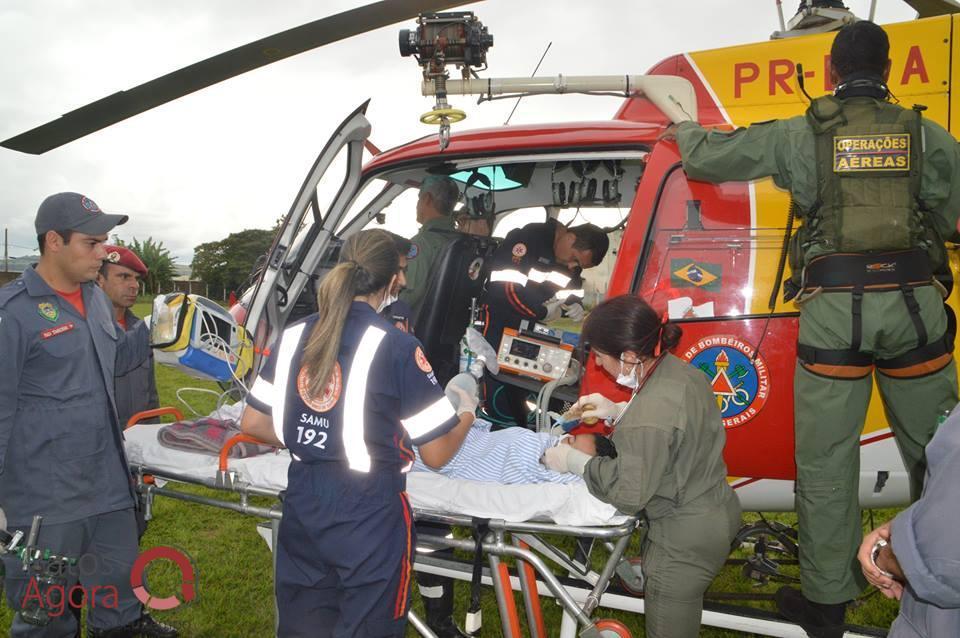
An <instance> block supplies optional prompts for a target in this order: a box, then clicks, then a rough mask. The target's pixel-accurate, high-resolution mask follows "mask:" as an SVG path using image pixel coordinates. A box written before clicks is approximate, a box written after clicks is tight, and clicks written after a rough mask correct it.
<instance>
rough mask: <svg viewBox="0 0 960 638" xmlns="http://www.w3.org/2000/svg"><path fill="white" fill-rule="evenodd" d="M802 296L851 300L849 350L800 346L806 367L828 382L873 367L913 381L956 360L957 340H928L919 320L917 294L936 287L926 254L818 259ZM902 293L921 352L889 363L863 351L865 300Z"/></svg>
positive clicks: (838, 255)
mask: <svg viewBox="0 0 960 638" xmlns="http://www.w3.org/2000/svg"><path fill="white" fill-rule="evenodd" d="M803 277H804V288H803V295H802V296H801V298H800V302H801V303H802V302H803V296H810V295H813V294H818V293H831V292H844V293H851V294H852V297H853V302H852V303H853V307H852V312H851V314H852V316H853V325H852V332H851V339H850V349H849V350H824V349H821V348H815V347H813V346H808V345H804V344H802V343H799V344H797V356H798V358H799V359H800V363H801V365H803V367H804V368H806V369H807V370H809V371H810V372H813V373H815V374H819V375H822V376H827V377H834V378H841V379H862V378H863V377H866V376H868V375H869V374H870V373H871V372H872V371H873V367H874V365H876V367H877V368H878V369H879V370H880V371H881V372H883V373H884V374H885V375H887V376H891V377H898V378H907V379H908V378H914V377H920V376H923V375H926V374H930V373H933V372H936V371H938V370H940V369H942V368H943V367H944V366H946V365H947V364H948V363H950V360H951V358H952V357H953V354H952V353H953V335H952V334H950V333H949V331H948V332H947V333H946V334H944V335H943V338H941V339H938V340H936V341H933V342H929V341H928V335H927V331H926V328H925V327H924V325H923V320H922V319H921V317H920V305H919V304H918V303H917V300H916V297H915V296H914V292H913V291H914V289H915V288H917V287H921V286H932V285H934V277H933V271H932V270H931V268H930V261H929V258H928V257H927V255H926V253H925V252H924V251H922V250H918V249H915V250H904V251H898V252H892V253H871V254H858V253H835V254H831V255H823V256H820V257H816V258H814V259H813V260H812V261H811V262H810V264H809V265H808V266H807V267H806V269H805V270H804V273H803ZM893 290H900V291H901V292H902V293H903V300H904V302H905V303H906V305H907V309H908V310H909V313H910V319H911V321H912V322H913V326H914V329H915V330H916V332H917V347H916V348H914V349H913V350H910V351H909V352H906V353H904V354H902V355H900V356H897V357H893V358H891V359H875V358H874V356H873V354H872V353H870V352H862V351H861V350H860V344H861V337H862V334H863V313H862V305H863V295H864V293H865V292H886V291H893Z"/></svg>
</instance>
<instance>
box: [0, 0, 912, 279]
mask: <svg viewBox="0 0 960 638" xmlns="http://www.w3.org/2000/svg"><path fill="white" fill-rule="evenodd" d="M360 4H362V3H359V2H347V1H343V0H324V1H323V2H317V1H316V0H283V1H280V2H273V3H266V2H262V1H260V0H202V1H198V0H162V1H160V0H153V1H150V2H145V1H140V2H129V1H121V0H3V2H2V4H0V60H3V62H2V63H0V87H2V89H0V139H6V138H8V137H12V136H13V135H16V134H18V133H21V132H23V131H25V130H28V129H30V128H33V127H34V126H37V125H39V124H42V123H45V122H47V121H49V120H51V119H54V118H56V117H58V116H59V115H60V114H62V113H65V112H67V111H70V110H73V109H75V108H77V107H79V106H82V105H84V104H87V103H89V102H92V101H94V100H96V99H99V98H101V97H105V96H107V95H109V94H112V93H114V92H116V91H119V90H123V89H128V88H131V87H133V86H136V85H138V84H141V83H143V82H145V81H147V80H150V79H153V78H155V77H157V76H160V75H163V74H165V73H169V72H170V71H173V70H176V69H178V68H180V67H183V66H186V65H188V64H191V63H193V62H196V61H198V60H201V59H203V58H206V57H209V56H211V55H215V54H217V53H220V52H222V51H225V50H228V49H231V48H233V47H236V46H239V45H242V44H245V43H247V42H249V41H252V40H256V39H259V38H261V37H264V36H267V35H271V34H273V33H276V32H278V31H282V30H285V29H288V28H291V27H294V26H298V25H300V24H303V23H305V22H310V21H312V20H316V19H318V18H321V17H325V16H327V15H332V14H334V13H337V12H339V11H343V10H345V9H349V8H351V7H354V6H359V5H360ZM796 4H797V2H796V0H788V1H787V2H784V5H785V6H784V11H785V12H787V16H786V17H787V19H789V17H790V15H791V14H792V11H793V10H795V8H796ZM847 4H848V6H849V7H850V8H851V9H853V10H854V11H855V12H857V14H858V15H860V16H862V17H866V15H867V13H868V10H869V1H868V0H848V2H847ZM879 4H880V7H879V9H878V15H877V20H878V21H879V22H895V21H902V20H910V19H912V18H913V17H914V15H915V14H914V12H913V11H912V10H911V9H910V8H909V7H908V6H907V5H906V4H904V3H902V2H899V1H898V0H880V1H879ZM463 9H467V10H473V11H475V12H476V13H477V14H478V16H479V17H480V19H481V20H482V21H483V23H484V24H486V25H487V26H488V27H489V29H490V32H491V33H493V35H494V38H495V44H494V46H493V48H492V49H491V50H490V52H489V55H488V61H489V64H490V70H489V71H487V72H486V73H485V74H484V77H511V76H524V75H529V74H530V73H531V72H532V71H533V67H534V66H535V64H536V62H537V60H538V59H539V58H540V55H541V53H542V52H543V50H544V48H545V47H546V45H547V43H548V42H549V41H551V40H552V41H553V46H552V48H551V50H550V53H549V54H548V55H547V58H546V60H545V61H544V63H543V65H542V66H541V68H540V72H539V74H540V75H556V74H558V73H563V74H565V75H587V74H622V73H643V72H644V71H646V70H647V69H648V68H650V67H651V66H652V65H653V64H654V63H656V62H657V61H659V60H661V59H663V58H665V57H668V56H670V55H673V54H676V53H680V52H683V51H696V50H700V49H710V48H716V47H722V46H731V45H735V44H740V43H746V42H753V41H758V40H765V39H767V38H768V37H769V35H770V33H771V32H772V31H774V30H775V29H776V28H777V26H778V23H777V13H776V4H775V2H774V0H726V1H721V0H673V1H672V2H661V1H654V0H632V1H627V0H623V1H620V0H596V1H595V2H585V1H583V0H579V1H573V0H550V1H546V0H526V1H523V2H518V1H516V0H514V1H508V0H488V1H486V2H480V3H476V4H472V5H468V6H466V7H464V8H463ZM413 26H415V25H414V23H413V21H408V22H407V23H405V24H397V25H394V26H391V27H387V28H383V29H379V30H377V31H373V32H370V33H367V34H364V35H361V36H357V37H355V38H351V39H349V40H346V41H343V42H338V43H334V44H331V45H328V46H326V47H323V48H321V49H316V50H314V51H310V52H307V53H304V54H301V55H299V56H295V57H293V58H289V59H287V60H284V61H281V62H278V63H275V64H272V65H270V66H267V67H264V68H261V69H258V70H256V71H253V72H251V73H247V74H245V75H242V76H240V77H238V78H234V79H233V80H228V81H226V82H223V83H221V84H218V85H215V86H213V87H211V88H208V89H205V90H203V91H200V92H198V93H194V94H192V95H189V96H187V97H185V98H182V99H180V100H178V101H176V102H173V103H170V104H167V105H164V106H161V107H159V108H157V109H154V110H153V111H149V112H147V113H145V114H143V115H139V116H137V117H135V118H132V119H129V120H126V121H124V122H121V123H120V124H117V125H114V126H113V127H110V128H108V129H105V130H103V131H99V132H97V133H94V134H92V135H90V136H88V137H85V138H82V139H80V140H78V141H75V142H72V143H70V144H68V145H66V146H64V147H61V148H59V149H56V150H53V151H49V152H48V153H46V154H44V155H40V156H33V155H25V154H22V153H18V152H15V151H10V150H7V149H3V148H0V176H2V177H0V179H2V188H0V211H3V212H2V214H0V220H2V225H3V226H4V227H7V228H9V231H10V240H9V241H10V244H11V248H10V253H11V255H15V256H20V255H24V254H30V253H32V252H34V251H35V246H36V237H35V235H34V230H33V218H34V215H35V213H36V208H37V205H38V204H39V203H40V201H41V200H42V199H43V198H44V197H45V196H47V195H49V194H51V193H54V192H59V191H64V190H72V191H78V192H81V193H84V194H86V195H88V196H89V197H91V198H92V199H94V200H95V201H96V202H97V203H98V204H99V205H100V206H101V208H103V209H104V210H106V211H108V212H111V211H116V212H125V213H128V214H129V215H130V221H129V222H128V223H127V224H126V225H125V226H122V227H120V228H118V232H119V234H120V237H121V238H123V239H127V240H129V239H131V238H133V237H137V238H139V239H145V238H146V237H148V236H152V237H153V238H154V239H156V240H161V241H163V243H164V245H165V246H167V247H168V248H169V249H170V250H171V253H172V254H174V255H175V256H176V257H177V259H178V262H179V263H189V262H190V260H191V259H192V253H193V247H194V246H196V245H197V244H199V243H202V242H205V241H212V240H219V239H222V238H223V237H225V236H226V235H227V234H229V233H230V232H234V231H239V230H242V229H245V228H269V227H271V226H272V224H273V222H274V220H276V219H277V218H278V217H280V216H281V215H283V214H285V213H286V211H287V210H288V208H289V206H290V204H291V201H292V199H293V197H294V196H295V195H296V191H297V189H298V188H299V186H300V184H301V182H302V180H303V178H304V175H305V174H306V171H307V169H308V168H309V167H310V165H311V163H312V162H313V160H314V158H315V156H316V154H317V153H318V152H319V150H320V149H321V147H322V146H323V144H324V143H325V142H326V140H327V138H328V137H329V135H330V133H331V132H332V129H333V127H335V126H336V125H337V124H338V123H339V122H340V121H341V120H342V119H343V118H344V117H345V116H346V115H347V114H349V113H350V112H351V111H352V110H353V109H354V108H356V107H357V106H358V105H359V104H361V103H362V102H363V101H364V100H366V99H367V98H372V101H371V104H370V108H369V109H368V111H367V117H368V119H369V120H370V122H371V123H372V124H373V133H372V135H371V140H372V141H373V142H374V143H375V144H376V145H377V146H379V147H380V148H383V149H386V148H389V147H392V146H395V145H398V144H402V143H404V142H405V141H409V140H411V139H414V138H417V137H421V136H423V135H425V134H428V133H431V132H433V130H434V129H432V128H430V127H427V126H425V125H422V124H420V123H419V121H418V117H419V115H420V114H421V113H423V112H424V111H427V110H429V109H430V108H431V107H432V102H431V101H430V99H428V98H425V97H422V96H420V95H419V85H420V70H419V67H417V65H416V63H415V62H414V61H413V60H412V59H410V58H401V57H400V55H399V53H398V51H397V32H398V30H399V29H401V28H412V27H413ZM451 101H452V102H453V105H454V106H457V107H460V108H463V109H465V110H466V111H467V112H468V118H467V120H466V121H465V122H463V123H462V124H460V125H457V126H456V127H455V129H454V130H455V131H456V130H464V129H468V128H477V127H485V126H498V125H500V124H502V123H503V121H504V119H505V118H506V116H507V113H509V110H510V108H511V107H512V102H508V101H503V102H493V103H486V104H483V105H480V106H477V105H476V103H475V99H471V98H467V97H457V98H452V99H451ZM619 103H620V100H619V99H616V98H589V97H582V96H564V97H533V98H528V99H525V100H524V101H523V102H522V103H521V104H520V107H519V109H518V111H517V113H516V115H515V116H514V117H513V120H512V122H511V123H514V124H520V123H531V122H543V121H562V120H590V119H606V118H609V117H611V116H612V115H613V113H614V112H615V111H616V109H617V107H618V106H619Z"/></svg>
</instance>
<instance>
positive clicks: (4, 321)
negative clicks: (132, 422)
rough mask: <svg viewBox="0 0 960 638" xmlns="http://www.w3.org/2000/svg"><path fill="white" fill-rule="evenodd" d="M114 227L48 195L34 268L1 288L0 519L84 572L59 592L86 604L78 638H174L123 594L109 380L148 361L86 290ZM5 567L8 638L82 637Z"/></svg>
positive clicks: (128, 516) (127, 552)
mask: <svg viewBox="0 0 960 638" xmlns="http://www.w3.org/2000/svg"><path fill="white" fill-rule="evenodd" d="M126 221H127V216H126V215H108V214H106V213H104V212H103V211H101V210H100V208H99V207H98V206H97V205H96V203H94V202H93V200H91V199H89V198H87V197H84V196H83V195H80V194H78V193H58V194H56V195H51V196H50V197H48V198H46V199H45V200H44V201H43V203H42V204H41V205H40V208H39V209H38V211H37V217H36V220H35V226H36V231H37V237H38V241H39V244H40V262H39V264H37V266H36V267H35V268H29V269H27V270H26V271H25V272H24V273H23V275H21V276H20V277H19V278H18V279H16V280H15V281H13V282H11V283H10V284H8V285H7V286H4V287H3V288H0V356H2V357H3V365H2V366H0V508H2V509H3V510H4V512H5V513H6V517H7V521H8V524H9V529H10V531H11V532H13V531H17V530H19V531H23V532H24V534H27V533H28V532H29V529H30V524H31V522H32V519H33V517H34V516H35V515H39V516H42V517H43V522H42V524H41V527H40V534H39V538H38V546H39V547H41V548H43V549H45V550H49V551H50V552H52V553H53V554H55V555H58V556H64V557H67V558H74V559H79V558H80V557H81V556H93V557H94V558H95V565H96V566H97V567H96V569H94V570H93V573H88V572H86V571H84V572H83V573H79V574H78V573H76V571H75V570H72V569H68V570H67V571H66V573H65V574H63V577H62V579H63V580H62V582H61V583H59V584H60V585H62V586H63V587H64V589H65V590H70V589H72V588H73V586H74V585H76V584H77V582H78V580H79V583H80V585H82V586H83V588H84V591H85V592H86V594H87V596H88V597H89V596H91V595H92V596H93V597H94V598H95V600H93V601H91V600H90V599H89V598H87V601H86V602H87V605H89V608H88V612H87V631H88V634H87V635H88V636H89V637H91V638H97V637H100V638H107V637H109V638H133V637H134V636H150V637H157V636H161V637H165V638H173V637H175V636H176V635H177V632H176V630H175V629H173V628H172V627H168V626H166V625H163V624H161V623H158V622H156V621H155V620H153V619H152V618H150V616H149V615H147V614H143V613H142V607H141V605H140V602H139V601H138V600H137V599H136V597H135V596H134V594H133V590H132V589H131V586H130V570H131V568H132V566H133V563H134V561H135V560H136V558H137V555H138V547H137V524H136V520H135V518H134V504H135V497H134V491H133V488H132V485H131V482H130V473H129V470H128V468H127V460H126V456H125V455H124V450H123V441H122V438H123V435H122V427H121V424H120V422H119V420H118V418H117V407H116V400H115V395H114V376H115V375H123V374H126V373H128V372H129V371H131V370H133V369H135V368H136V367H137V366H139V365H140V364H141V362H143V360H144V359H145V358H146V357H147V354H148V353H149V345H148V333H147V329H146V326H144V325H143V324H142V323H141V324H140V325H139V326H137V327H136V328H135V329H133V330H131V331H130V332H125V331H124V330H123V329H121V328H120V326H119V325H117V324H116V322H115V321H114V318H113V312H112V310H111V307H110V301H109V300H108V299H107V296H106V295H105V294H104V293H103V291H102V290H101V289H100V288H98V287H97V285H96V284H95V283H94V279H96V276H97V272H98V271H99V269H100V266H101V264H102V262H103V259H104V257H105V256H106V252H105V251H104V249H103V242H104V241H105V240H106V238H107V233H108V232H109V231H110V230H111V229H112V228H113V227H114V226H116V225H117V224H122V223H124V222H126ZM49 562H50V561H47V560H44V561H42V563H49ZM3 563H4V569H5V579H4V581H5V585H6V590H7V602H8V603H9V604H10V607H11V608H12V609H14V610H16V611H17V614H16V616H15V617H14V619H13V624H12V626H11V628H10V635H11V636H16V637H20V636H58V637H59V636H73V635H75V634H76V635H77V636H79V635H80V632H79V627H78V626H77V621H76V620H75V618H74V615H73V614H71V613H59V614H58V613H56V609H55V608H53V609H51V608H50V607H49V606H48V607H47V608H46V611H45V610H44V609H43V605H42V604H40V602H41V601H38V600H37V599H36V598H31V597H30V596H29V595H28V594H29V593H30V592H31V591H33V592H37V591H39V593H40V594H42V595H43V601H47V602H49V600H51V599H50V598H47V595H48V593H47V589H46V588H47V585H45V584H43V583H42V579H37V577H36V576H35V575H34V574H31V573H28V572H25V571H23V569H22V564H21V561H20V558H19V557H18V556H15V555H12V554H8V555H6V556H4V557H3ZM41 568H42V569H44V570H47V569H54V570H55V569H56V565H49V564H47V565H44V564H41ZM31 581H32V582H33V584H32V585H31ZM31 587H33V589H32V590H31ZM113 591H115V592H116V594H112V592H113ZM91 603H92V604H91ZM60 611H61V612H62V611H63V609H62V608H61V609H60Z"/></svg>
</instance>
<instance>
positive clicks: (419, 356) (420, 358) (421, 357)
mask: <svg viewBox="0 0 960 638" xmlns="http://www.w3.org/2000/svg"><path fill="white" fill-rule="evenodd" d="M413 358H414V359H416V360H417V367H418V368H420V369H421V370H423V371H424V372H426V373H427V374H430V373H431V372H433V367H432V366H431V365H430V362H429V361H427V355H425V354H423V350H421V349H420V346H417V351H416V352H414V353H413Z"/></svg>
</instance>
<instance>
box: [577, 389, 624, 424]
mask: <svg viewBox="0 0 960 638" xmlns="http://www.w3.org/2000/svg"><path fill="white" fill-rule="evenodd" d="M624 407H626V402H625V401H624V402H620V403H615V402H613V401H611V400H610V399H608V398H607V397H605V396H603V395H602V394H600V393H599V392H594V393H592V394H585V395H583V396H582V397H580V398H579V399H577V402H576V403H574V404H573V406H571V408H570V409H569V410H567V412H566V413H565V414H564V415H563V417H564V419H565V420H570V419H577V418H579V419H580V420H581V421H584V422H587V423H591V424H592V423H596V422H597V421H598V420H599V419H615V418H617V417H618V416H619V415H620V412H622V411H623V408H624ZM588 419H590V420H589V421H588Z"/></svg>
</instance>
